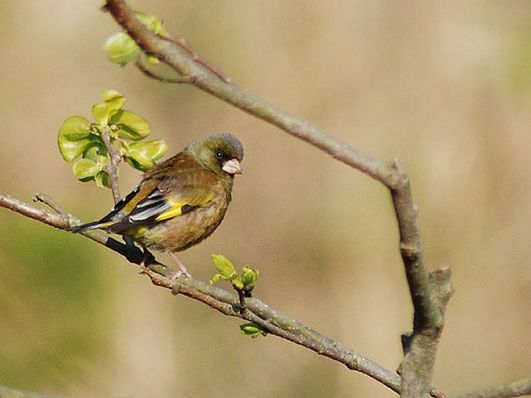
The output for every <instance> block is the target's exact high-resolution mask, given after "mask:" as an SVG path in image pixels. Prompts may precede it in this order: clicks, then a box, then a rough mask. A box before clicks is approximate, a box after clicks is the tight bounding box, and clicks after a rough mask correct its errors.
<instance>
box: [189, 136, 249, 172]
mask: <svg viewBox="0 0 531 398" xmlns="http://www.w3.org/2000/svg"><path fill="white" fill-rule="evenodd" d="M186 151H187V152H188V153H190V154H191V155H192V156H193V157H194V158H195V159H196V160H197V161H198V163H199V164H200V165H201V166H203V167H205V168H207V169H209V170H212V171H213V172H214V173H216V174H217V175H219V176H220V177H221V178H223V179H224V180H225V179H228V180H232V178H233V177H234V175H236V174H242V167H241V162H242V160H243V146H242V144H241V142H240V141H239V140H238V139H237V138H236V137H235V136H233V135H232V134H230V133H219V134H213V135H209V136H207V137H205V138H202V139H200V140H198V141H196V142H194V143H193V144H191V145H190V146H189V147H188V148H186Z"/></svg>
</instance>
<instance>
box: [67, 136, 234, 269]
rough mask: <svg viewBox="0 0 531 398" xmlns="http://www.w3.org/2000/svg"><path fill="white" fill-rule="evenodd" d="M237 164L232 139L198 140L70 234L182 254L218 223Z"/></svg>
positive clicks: (154, 168) (227, 200) (224, 210)
mask: <svg viewBox="0 0 531 398" xmlns="http://www.w3.org/2000/svg"><path fill="white" fill-rule="evenodd" d="M242 160H243V146H242V144H241V143H240V141H239V140H238V139H237V138H236V137H235V136H233V135H232V134H229V133H220V134H213V135H210V136H207V137H204V138H202V139H199V140H198V141H196V142H194V143H192V144H191V145H189V146H188V147H186V148H185V149H184V150H183V151H182V152H180V153H179V154H177V155H175V156H173V157H172V158H170V159H168V160H166V161H164V162H162V163H160V164H158V165H156V166H155V167H153V168H152V169H151V170H149V171H148V172H146V173H145V174H144V176H143V179H142V181H141V182H140V184H139V185H138V186H137V187H136V188H135V189H134V190H133V191H132V192H131V193H129V194H128V195H127V196H125V197H124V198H123V199H122V200H120V201H119V202H118V203H116V205H115V206H114V208H113V209H112V210H111V212H110V213H109V214H107V215H106V216H104V217H103V218H101V219H100V220H98V221H95V222H91V223H88V224H83V225H81V226H79V227H77V228H75V230H74V232H82V231H88V230H91V229H97V228H99V229H103V230H105V231H107V232H110V233H113V234H119V235H122V236H123V237H124V239H125V240H126V242H128V241H129V242H130V240H133V241H135V242H137V243H139V244H140V245H141V246H142V247H143V248H144V252H145V253H149V252H148V251H147V250H148V249H153V250H158V251H164V252H169V253H175V252H179V251H182V250H186V249H188V248H189V247H190V246H193V245H195V244H197V243H199V242H201V241H202V240H203V239H205V238H207V237H208V236H210V234H212V232H214V230H215V229H216V228H217V227H218V226H219V225H220V224H221V221H222V220H223V217H224V216H225V213H226V211H227V208H228V206H229V203H230V201H231V198H232V185H233V180H234V176H235V175H237V174H241V173H242V169H241V162H242ZM180 265H181V269H183V266H182V264H180ZM184 269H185V268H184ZM185 272H186V271H185Z"/></svg>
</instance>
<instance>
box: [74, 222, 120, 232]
mask: <svg viewBox="0 0 531 398" xmlns="http://www.w3.org/2000/svg"><path fill="white" fill-rule="evenodd" d="M111 224H112V222H109V221H103V220H98V221H93V222H89V223H86V224H81V225H78V226H76V227H72V228H71V229H70V231H72V232H73V233H75V234H78V233H81V232H85V231H92V230H93V229H98V228H102V229H105V228H106V227H108V226H109V225H111Z"/></svg>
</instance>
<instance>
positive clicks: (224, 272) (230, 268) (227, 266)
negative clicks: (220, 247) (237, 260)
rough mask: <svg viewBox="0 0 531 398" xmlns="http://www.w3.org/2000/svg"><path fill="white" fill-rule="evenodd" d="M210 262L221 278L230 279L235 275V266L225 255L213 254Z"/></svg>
mask: <svg viewBox="0 0 531 398" xmlns="http://www.w3.org/2000/svg"><path fill="white" fill-rule="evenodd" d="M212 262H213V263H214V266H215V267H216V269H217V270H218V273H219V274H220V275H221V277H222V278H223V279H225V280H229V281H230V280H233V279H234V278H235V277H236V275H237V274H236V268H234V264H232V262H231V261H230V260H229V259H228V258H227V257H225V256H222V255H221V254H213V255H212Z"/></svg>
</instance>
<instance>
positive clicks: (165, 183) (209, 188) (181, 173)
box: [108, 158, 220, 233]
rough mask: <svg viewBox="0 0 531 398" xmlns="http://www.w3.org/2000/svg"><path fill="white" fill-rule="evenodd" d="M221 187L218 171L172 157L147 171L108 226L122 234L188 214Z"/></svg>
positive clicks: (117, 206)
mask: <svg viewBox="0 0 531 398" xmlns="http://www.w3.org/2000/svg"><path fill="white" fill-rule="evenodd" d="M176 162H178V164H176ZM177 166H178V167H177ZM170 168H171V169H170ZM219 189H220V182H219V179H218V178H217V177H216V175H215V174H214V173H212V172H210V171H208V170H206V169H204V168H202V167H201V166H198V165H197V164H196V163H195V162H191V161H190V160H189V159H182V158H177V159H175V158H172V159H169V160H168V161H167V162H164V163H162V164H161V165H160V166H158V167H157V169H156V170H153V172H150V173H148V174H146V175H145V176H144V180H143V182H142V183H141V184H140V185H139V187H138V188H137V189H135V191H133V192H132V193H131V194H129V195H127V197H126V198H124V201H125V203H123V204H122V203H121V202H119V203H118V204H117V205H116V207H115V210H113V212H115V214H117V215H118V214H119V216H118V217H116V218H115V221H116V222H115V223H113V224H112V225H109V226H108V229H109V231H110V232H114V233H120V232H123V231H125V230H127V229H130V228H132V227H136V226H141V225H152V224H153V223H157V222H161V221H166V220H169V219H171V218H174V217H178V216H180V215H183V214H187V213H189V212H191V211H193V210H194V209H196V208H199V207H203V206H206V205H208V204H209V203H210V202H211V201H212V200H213V199H214V198H215V197H216V195H217V194H219ZM117 218H118V219H117Z"/></svg>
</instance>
